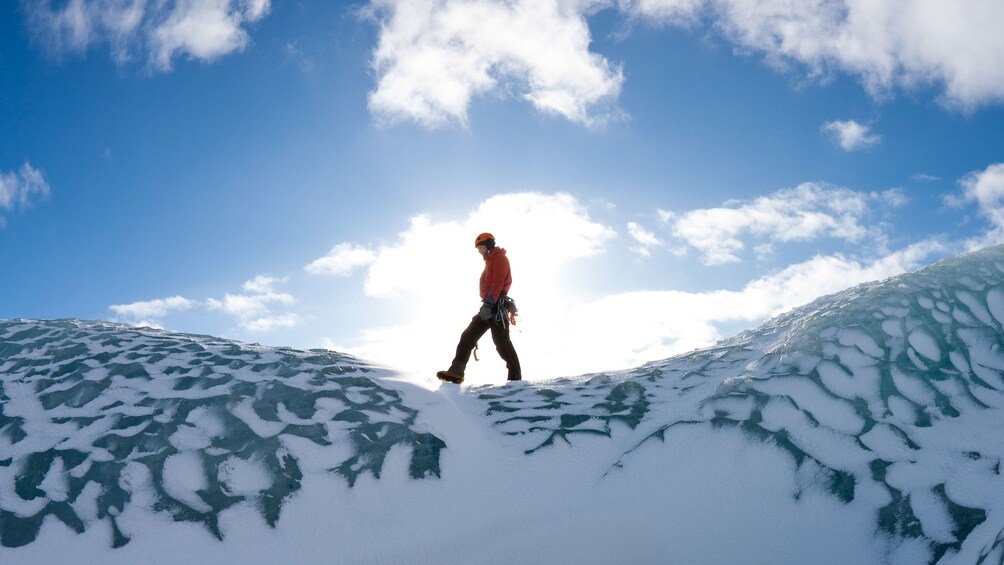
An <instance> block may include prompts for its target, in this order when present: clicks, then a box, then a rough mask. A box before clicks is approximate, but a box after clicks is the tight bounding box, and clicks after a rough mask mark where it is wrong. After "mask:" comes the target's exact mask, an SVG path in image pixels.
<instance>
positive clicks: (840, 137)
mask: <svg viewBox="0 0 1004 565" xmlns="http://www.w3.org/2000/svg"><path fill="white" fill-rule="evenodd" d="M822 130H823V131H824V132H828V133H830V134H832V135H833V139H834V140H835V141H836V142H837V143H838V144H839V145H840V147H842V148H843V149H844V151H857V150H860V149H867V148H869V147H873V146H875V145H878V143H879V142H881V141H882V136H881V135H878V134H875V133H872V131H871V128H870V127H869V126H864V125H861V124H859V123H857V122H855V121H854V120H847V121H840V120H835V121H832V122H826V123H825V124H823V127H822Z"/></svg>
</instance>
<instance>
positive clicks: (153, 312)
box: [109, 296, 198, 327]
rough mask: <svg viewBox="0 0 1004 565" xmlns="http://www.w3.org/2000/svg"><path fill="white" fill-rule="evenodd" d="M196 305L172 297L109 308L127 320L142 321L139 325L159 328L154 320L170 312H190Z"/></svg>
mask: <svg viewBox="0 0 1004 565" xmlns="http://www.w3.org/2000/svg"><path fill="white" fill-rule="evenodd" d="M196 305H198V302H195V301H192V300H189V299H187V298H184V297H182V296H172V297H170V298H162V299H159V300H148V301H145V302H133V303H132V304H115V305H112V306H109V308H110V309H111V311H112V312H115V313H116V314H118V315H119V316H122V317H124V318H125V319H127V320H130V321H133V322H136V321H140V320H142V321H143V322H142V323H141V325H148V326H151V325H152V326H155V327H159V322H156V321H154V320H155V319H159V318H163V317H165V316H167V315H168V314H170V313H172V312H180V311H184V310H190V309H191V308H193V307H195V306H196Z"/></svg>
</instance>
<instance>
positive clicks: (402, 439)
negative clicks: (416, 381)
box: [0, 320, 445, 547]
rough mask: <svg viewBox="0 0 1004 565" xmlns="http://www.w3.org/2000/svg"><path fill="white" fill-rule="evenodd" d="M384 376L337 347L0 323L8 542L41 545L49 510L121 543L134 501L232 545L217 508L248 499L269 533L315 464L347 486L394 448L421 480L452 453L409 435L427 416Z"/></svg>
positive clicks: (0, 457) (0, 502)
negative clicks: (407, 455) (108, 530)
mask: <svg viewBox="0 0 1004 565" xmlns="http://www.w3.org/2000/svg"><path fill="white" fill-rule="evenodd" d="M385 374H386V371H381V370H377V369H374V368H372V367H369V366H367V365H366V364H364V363H362V362H360V361H358V360H355V359H353V358H351V357H347V356H344V355H339V354H336V353H332V352H328V351H296V350H292V349H284V348H279V349H275V348H266V347H258V346H249V345H244V344H238V343H235V342H230V341H226V340H220V339H215V338H210V337H207V336H196V335H179V334H169V333H166V332H163V331H159V330H151V329H147V328H143V329H137V328H132V327H127V326H122V325H117V324H109V323H102V322H82V321H79V320H56V321H26V320H16V321H0V542H2V544H3V545H4V546H7V547H18V546H22V545H25V544H27V543H30V542H32V541H33V540H34V539H35V538H36V536H37V535H38V531H39V528H40V527H41V525H42V521H43V519H45V518H46V516H50V515H51V516H55V517H56V518H58V519H59V520H60V521H62V522H63V523H65V524H66V525H67V526H69V527H70V528H72V529H74V530H75V531H77V532H78V533H80V532H83V531H84V529H85V528H86V527H88V525H90V524H93V523H94V522H95V521H98V520H108V521H110V522H111V525H112V529H113V535H114V539H113V544H114V546H116V547H118V546H121V545H124V544H126V543H128V541H129V536H128V535H127V534H126V533H124V532H123V531H122V530H121V529H120V528H119V525H118V523H117V519H116V517H117V516H118V515H119V514H121V513H122V512H123V511H124V510H125V508H126V506H127V505H129V504H131V503H142V504H144V505H146V506H149V507H152V508H153V509H154V510H156V511H164V512H168V513H170V514H171V515H172V516H173V517H174V519H175V520H176V521H189V522H196V523H201V524H203V525H204V526H205V527H206V528H207V529H208V530H209V531H210V532H212V533H213V534H214V535H215V536H216V537H218V538H221V539H222V535H221V533H220V530H219V527H218V523H217V519H218V516H219V514H220V512H222V511H223V510H225V509H227V508H229V507H231V506H234V505H235V504H238V503H241V502H244V501H249V502H252V503H253V504H254V505H255V506H256V507H257V508H258V510H259V512H260V514H261V515H262V517H263V518H264V519H265V520H266V521H267V522H268V524H270V525H274V524H275V523H276V522H277V520H278V519H279V514H280V511H281V507H282V504H283V501H284V500H285V499H286V498H288V497H289V496H290V495H291V494H293V493H294V492H296V491H298V490H299V489H300V486H301V479H302V477H303V472H304V470H305V468H309V467H312V466H313V467H319V468H320V469H321V470H323V471H330V472H333V473H336V474H338V475H341V476H343V477H344V478H345V480H347V481H348V482H349V484H350V485H351V484H353V483H354V482H355V481H356V479H357V478H358V477H359V475H360V474H362V473H372V474H373V475H375V476H376V477H379V476H380V472H381V468H382V466H383V461H384V457H385V456H386V454H387V452H388V451H389V450H390V449H391V448H392V447H394V446H395V445H398V444H403V445H405V446H408V447H410V448H411V449H412V460H411V468H410V474H411V476H412V477H415V478H423V477H427V476H434V477H438V476H439V474H440V469H439V450H440V449H442V448H443V447H444V445H445V444H444V443H443V442H442V440H440V439H439V438H437V437H435V436H433V435H430V434H422V433H417V432H416V431H415V430H414V429H413V427H412V425H413V423H414V420H415V418H416V416H417V411H416V410H414V409H412V408H409V407H408V406H405V405H404V403H403V401H402V399H401V397H400V394H399V393H398V392H397V391H394V390H391V389H388V388H386V387H383V386H381V385H380V384H378V382H377V381H376V380H375V379H376V378H378V377H380V376H384V375H385ZM318 459H320V460H321V461H317V460H318ZM328 460H331V461H340V463H338V464H331V463H328V462H327V461H328ZM325 465H330V467H327V468H326V467H325ZM145 493H152V499H151V500H134V499H135V498H143V497H144V496H145Z"/></svg>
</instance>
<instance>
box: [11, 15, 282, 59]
mask: <svg viewBox="0 0 1004 565" xmlns="http://www.w3.org/2000/svg"><path fill="white" fill-rule="evenodd" d="M269 8H270V0H168V1H158V2H147V1H145V0H70V1H69V2H67V3H66V4H65V5H64V6H62V7H61V8H53V7H52V3H51V2H50V1H47V0H46V1H42V2H37V3H32V4H25V13H26V16H27V19H28V24H29V27H30V28H31V30H32V32H33V33H34V36H35V40H36V41H37V42H38V43H40V44H41V45H42V47H43V48H45V49H46V50H48V51H50V52H52V53H54V54H58V55H62V54H66V53H81V52H84V51H86V50H87V49H88V48H89V47H90V46H91V45H94V44H105V43H106V44H108V45H109V48H110V49H111V52H112V58H113V59H114V60H115V61H116V62H117V63H119V64H123V63H126V62H129V61H132V60H134V59H136V58H137V57H139V58H145V59H146V60H147V62H148V64H149V65H150V66H151V67H152V68H156V69H158V70H162V71H167V70H170V69H171V67H172V61H173V60H174V58H175V57H178V56H187V57H189V58H192V59H198V60H201V61H205V62H210V61H213V60H215V59H217V58H219V57H221V56H223V55H227V54H229V53H232V52H234V51H241V50H243V49H244V48H245V47H246V46H247V44H248V41H249V37H248V34H247V31H246V30H245V29H244V27H245V26H246V25H247V24H250V23H253V22H256V21H258V20H260V19H262V18H263V17H265V15H266V14H267V13H268V11H269Z"/></svg>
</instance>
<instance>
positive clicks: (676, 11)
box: [619, 0, 1004, 109]
mask: <svg viewBox="0 0 1004 565" xmlns="http://www.w3.org/2000/svg"><path fill="white" fill-rule="evenodd" d="M619 5H620V7H621V9H622V10H624V11H626V12H627V13H629V14H632V15H633V16H635V17H637V18H641V19H644V20H647V21H654V22H660V23H668V24H685V25H692V24H693V22H694V20H695V18H697V17H699V16H702V15H703V16H704V17H705V18H706V20H707V21H710V22H712V24H713V25H714V26H715V27H716V28H717V29H719V30H720V31H721V32H722V33H723V34H724V35H725V36H726V37H727V38H728V39H729V40H730V41H732V42H734V43H736V44H737V45H738V47H739V48H740V49H741V50H744V51H749V52H759V53H762V54H763V55H764V56H765V57H766V58H767V60H768V61H769V62H770V63H771V64H774V65H776V66H778V67H782V68H783V67H785V66H788V65H790V64H791V63H795V64H798V65H803V66H805V67H806V68H807V69H808V71H809V73H810V74H811V75H813V76H817V77H825V76H827V75H828V74H829V73H830V72H831V70H840V71H843V72H846V73H850V74H851V75H855V76H857V77H858V78H859V79H860V80H861V81H862V83H863V84H864V85H865V87H866V88H867V89H868V90H869V91H870V92H871V93H873V94H874V95H878V96H882V95H886V94H888V93H889V92H891V91H892V90H893V89H896V88H904V89H912V88H915V87H918V86H924V85H936V86H940V87H943V89H944V91H943V92H944V94H943V95H944V100H945V101H946V102H947V103H949V104H950V105H954V106H959V107H962V108H966V109H968V108H972V107H975V106H978V105H981V104H987V103H994V102H1001V101H1004V65H1001V64H1000V57H1001V53H1004V34H1002V33H1000V25H1001V22H1004V3H1001V2H994V1H987V0H957V1H953V2H943V1H939V0H868V1H858V0H819V1H816V2H792V1H790V0H704V1H703V2H698V1H685V0H635V1H632V0H621V2H620V3H619Z"/></svg>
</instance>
